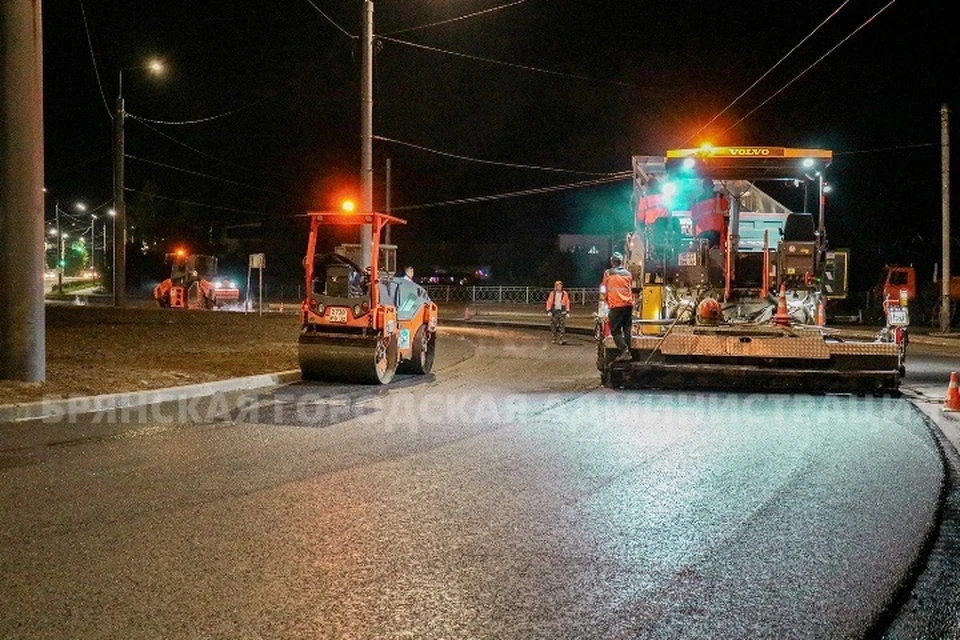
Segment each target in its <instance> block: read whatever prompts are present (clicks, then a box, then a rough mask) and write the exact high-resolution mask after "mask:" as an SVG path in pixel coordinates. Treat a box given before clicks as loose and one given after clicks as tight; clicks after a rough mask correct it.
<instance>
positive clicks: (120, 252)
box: [113, 71, 127, 307]
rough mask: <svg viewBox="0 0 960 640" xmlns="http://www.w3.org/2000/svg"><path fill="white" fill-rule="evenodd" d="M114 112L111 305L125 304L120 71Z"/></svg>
mask: <svg viewBox="0 0 960 640" xmlns="http://www.w3.org/2000/svg"><path fill="white" fill-rule="evenodd" d="M118 86H119V89H118V90H117V92H118V94H117V109H116V111H115V112H114V114H113V210H114V211H115V212H116V216H115V217H114V220H113V306H115V307H125V306H127V205H126V203H125V202H124V201H123V195H124V194H123V192H124V176H123V154H124V148H123V144H124V141H123V119H124V117H125V116H126V113H125V112H124V110H123V71H120V84H119V85H118Z"/></svg>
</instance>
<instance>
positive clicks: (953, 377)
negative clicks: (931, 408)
mask: <svg viewBox="0 0 960 640" xmlns="http://www.w3.org/2000/svg"><path fill="white" fill-rule="evenodd" d="M943 410H944V411H960V389H958V388H957V372H956V371H951V372H950V386H948V387H947V397H946V399H945V400H944V401H943Z"/></svg>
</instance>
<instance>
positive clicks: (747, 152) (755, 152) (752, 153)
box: [730, 147, 770, 156]
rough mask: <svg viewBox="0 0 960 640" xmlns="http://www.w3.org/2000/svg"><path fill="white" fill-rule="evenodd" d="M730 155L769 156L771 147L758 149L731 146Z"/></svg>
mask: <svg viewBox="0 0 960 640" xmlns="http://www.w3.org/2000/svg"><path fill="white" fill-rule="evenodd" d="M730 155H732V156H768V155H770V149H758V148H750V149H737V148H735V147H731V149H730Z"/></svg>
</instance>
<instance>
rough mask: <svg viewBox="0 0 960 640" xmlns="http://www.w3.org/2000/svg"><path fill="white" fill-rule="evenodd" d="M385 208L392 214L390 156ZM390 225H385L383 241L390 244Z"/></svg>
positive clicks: (388, 213) (386, 211) (387, 212)
mask: <svg viewBox="0 0 960 640" xmlns="http://www.w3.org/2000/svg"><path fill="white" fill-rule="evenodd" d="M386 191H387V192H386V194H385V198H384V205H383V209H384V212H385V213H386V214H387V215H390V158H387V190H386ZM390 226H391V225H389V224H387V225H384V227H383V243H384V244H390ZM398 266H399V265H398Z"/></svg>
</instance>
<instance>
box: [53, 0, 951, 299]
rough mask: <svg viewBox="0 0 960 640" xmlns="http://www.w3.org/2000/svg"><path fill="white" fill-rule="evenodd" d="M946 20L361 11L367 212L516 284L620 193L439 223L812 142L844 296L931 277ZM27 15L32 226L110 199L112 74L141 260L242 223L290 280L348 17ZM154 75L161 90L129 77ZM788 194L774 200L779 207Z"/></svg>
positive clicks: (347, 97) (451, 0)
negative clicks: (882, 276)
mask: <svg viewBox="0 0 960 640" xmlns="http://www.w3.org/2000/svg"><path fill="white" fill-rule="evenodd" d="M944 5H945V3H943V2H937V1H935V0H898V1H895V2H892V3H890V2H889V1H888V0H850V1H848V2H843V1H842V0H833V1H831V2H818V1H810V0H756V1H747V0H720V1H709V0H673V1H671V2H647V1H642V0H633V1H630V2H616V3H615V2H602V1H597V0H579V1H577V0H523V1H519V2H518V1H516V0H417V1H413V0H378V1H377V2H376V3H375V18H374V22H375V32H376V33H377V34H378V35H379V36H382V38H380V39H378V43H377V48H376V62H375V89H374V134H375V135H376V136H379V137H381V138H387V139H390V140H391V141H387V140H376V141H375V142H374V170H375V176H376V177H375V186H374V200H375V206H377V207H378V208H382V207H383V206H384V199H385V183H386V180H385V162H386V159H387V158H390V160H391V163H392V173H391V182H392V196H391V197H392V205H393V207H394V208H395V209H397V215H400V216H401V217H405V218H408V219H409V221H410V225H409V226H408V227H406V228H404V229H402V230H398V231H396V232H395V233H394V238H393V239H394V240H395V241H396V242H397V243H398V244H399V245H400V253H401V256H402V257H401V260H402V261H404V262H406V261H408V260H410V261H413V262H414V263H415V264H418V265H427V264H432V263H435V262H436V263H442V262H446V263H448V264H449V263H451V262H453V263H457V261H458V260H459V259H462V261H460V262H459V263H461V264H463V263H472V262H480V263H483V262H490V261H491V260H490V256H487V255H484V253H485V251H489V252H496V251H499V252H500V253H503V252H504V250H503V249H502V248H501V249H498V250H495V249H494V248H493V245H509V247H508V248H507V250H506V253H510V254H514V259H516V260H519V261H521V262H525V263H528V264H533V263H535V262H537V261H538V260H539V259H540V255H539V254H540V253H541V252H543V251H545V250H548V248H549V245H550V243H551V242H552V241H553V240H554V238H555V236H556V234H558V233H600V234H606V233H610V231H611V229H613V231H614V233H616V234H617V235H618V236H620V235H622V234H623V233H625V232H626V231H627V230H628V229H629V225H630V224H631V212H630V208H629V195H630V190H631V183H630V181H629V179H627V180H621V181H619V182H611V183H608V184H605V185H602V186H594V187H581V188H576V189H563V190H556V191H550V192H547V193H541V194H538V195H527V196H523V197H512V198H506V197H502V198H495V199H490V200H486V201H481V202H472V203H471V202H467V203H456V204H440V203H444V202H448V201H461V200H468V201H469V200H471V199H474V198H477V197H481V196H491V195H497V194H506V193H513V192H523V191H528V190H534V189H541V188H546V187H556V186H558V185H567V184H572V183H578V182H581V181H589V180H598V179H601V180H602V179H605V176H608V175H609V174H613V173H617V172H624V171H629V170H630V158H631V156H632V155H647V154H651V155H653V154H662V153H664V152H665V150H666V149H668V148H678V147H685V146H696V145H698V144H699V143H700V142H703V141H705V140H709V141H711V142H713V143H714V144H725V145H737V144H744V145H748V144H749V145H753V144H760V145H773V146H795V147H818V148H827V149H832V150H833V151H834V154H835V158H834V162H833V165H832V166H831V167H830V169H829V170H828V176H827V178H828V180H829V181H830V182H831V183H832V184H833V186H834V191H833V192H832V193H831V194H830V196H829V199H828V204H827V229H828V237H829V241H830V245H831V246H832V247H835V248H839V247H849V248H851V249H852V257H851V259H852V262H853V268H854V273H853V275H854V286H855V288H856V287H858V286H859V287H864V286H866V285H867V284H869V283H870V281H872V280H873V279H874V278H875V277H876V274H877V270H878V269H879V267H880V266H881V265H882V264H883V262H893V261H906V262H914V263H916V264H917V265H918V266H920V267H921V268H922V269H924V270H928V269H930V268H932V264H933V262H934V261H936V260H937V258H938V257H939V251H940V249H939V242H940V217H941V195H940V147H939V143H940V113H939V111H940V106H941V104H944V103H946V104H948V105H950V106H951V107H953V108H955V106H956V104H957V97H958V96H957V94H958V84H960V82H958V78H960V73H958V71H960V69H958V63H957V60H958V57H957V56H956V55H955V50H954V49H953V48H952V47H951V46H949V45H948V40H949V39H950V38H953V37H954V34H953V30H952V29H950V28H949V24H950V20H949V18H948V17H947V15H946V14H945V13H944V12H945V11H946V7H945V6H944ZM321 12H322V13H321ZM478 12H483V13H480V14H479V15H475V16H470V15H469V14H474V13H478ZM323 14H326V16H324V15H323ZM463 16H467V17H465V18H464V19H460V20H454V19H455V18H459V17H463ZM43 20H44V94H45V100H44V118H45V122H46V127H45V136H46V139H45V146H46V167H45V173H46V179H45V181H46V186H47V188H48V193H49V195H50V200H49V202H48V212H47V216H48V219H49V218H52V217H53V201H54V200H59V201H60V202H61V203H70V202H74V201H76V200H83V201H84V202H86V203H87V204H88V205H90V206H93V207H95V206H98V205H104V209H105V208H108V207H109V206H110V204H111V197H112V192H111V190H112V164H111V144H112V140H111V127H112V122H111V119H110V116H109V114H108V109H112V108H113V105H114V102H115V100H116V97H117V92H118V75H119V70H120V69H121V68H124V69H126V70H125V71H124V72H123V95H124V98H125V100H126V108H127V111H128V113H129V114H130V115H129V117H128V119H127V121H126V140H127V154H128V156H129V157H128V159H127V165H126V166H127V180H126V183H127V187H128V189H129V190H130V191H128V193H127V202H128V210H129V212H130V213H129V215H130V217H131V219H132V220H137V219H138V218H139V220H140V221H141V222H142V226H143V227H144V228H145V229H146V230H147V231H148V232H152V233H153V234H155V235H157V236H158V237H163V238H165V240H164V241H163V242H161V243H160V250H169V249H170V247H171V245H172V243H174V242H179V241H181V240H184V239H186V240H187V241H190V242H193V243H195V244H199V243H200V242H201V241H202V240H204V239H208V240H209V239H210V238H213V237H216V236H218V235H219V234H221V233H223V230H224V229H225V228H227V227H236V228H239V229H241V230H242V229H250V227H243V226H241V225H249V224H254V223H258V224H260V225H261V226H260V227H255V228H254V229H255V230H254V231H253V232H251V233H252V235H253V236H256V238H255V239H254V243H256V242H262V243H263V244H262V245H261V248H263V249H264V250H266V251H267V252H268V256H270V255H276V256H284V257H282V258H279V259H278V261H276V262H274V264H278V265H285V266H286V267H290V268H294V267H295V266H296V265H298V264H299V261H300V259H301V257H302V251H303V246H304V241H305V235H301V230H302V225H300V222H299V221H298V219H296V218H295V216H297V215H298V214H302V213H303V212H305V211H307V210H311V209H313V210H316V209H329V208H334V207H336V206H337V205H338V203H339V202H340V200H342V199H343V198H344V197H354V198H356V199H359V191H360V189H359V168H360V95H359V84H360V72H361V59H362V58H361V56H362V54H361V48H360V40H359V39H358V37H357V36H359V35H360V34H361V26H362V2H360V1H359V0H336V1H333V0H283V1H280V2H243V3H241V2H236V1H235V0H232V1H230V2H226V1H221V0H208V1H203V2H197V1H196V0H190V1H181V0H164V1H162V2H154V1H148V0H143V1H137V2H120V1H112V2H107V1H104V0H83V2H80V1H79V0H47V1H46V2H44V5H43ZM435 23H442V24H435ZM821 23H822V26H819V28H818V25H821ZM424 25H428V26H424ZM417 27H423V28H417ZM844 40H845V41H844ZM801 42H802V44H801ZM795 48H796V50H795V51H793V52H792V53H791V54H790V55H789V56H788V57H786V58H785V59H784V56H786V55H787V54H788V53H790V52H791V50H793V49H795ZM831 50H832V51H831ZM151 56H157V57H160V58H161V59H163V61H164V62H165V64H166V65H167V68H168V72H167V73H166V74H165V75H164V77H162V78H153V77H151V76H150V75H149V74H148V73H146V72H145V71H144V70H143V69H142V68H138V65H143V64H144V63H145V61H146V60H147V59H148V58H149V57H151ZM821 58H822V59H821ZM94 59H95V62H96V64H94ZM782 59H783V60H782ZM781 60H782V62H781ZM778 62H779V64H778ZM503 63H506V64H503ZM774 67H775V68H774ZM765 74H767V75H765ZM761 78H762V79H761ZM758 81H759V82H758ZM752 85H755V86H753V87H752V88H751V86H752ZM748 89H749V91H748ZM745 92H746V93H745ZM741 94H743V95H742V97H740V98H739V99H737V98H738V96H741ZM953 129H954V130H956V129H957V126H956V124H954V125H953ZM955 137H956V136H954V138H955ZM418 147H421V148H418ZM423 148H426V149H430V150H433V152H431V151H427V150H425V149H423ZM435 152H441V153H435ZM955 155H956V153H954V156H955ZM457 156H458V157H457ZM468 158H472V159H474V160H469V159H468ZM475 160H483V161H488V162H476V161H475ZM490 162H496V163H503V164H504V165H512V166H498V165H494V164H490ZM517 165H524V166H517ZM954 166H956V163H955V162H954ZM547 169H553V170H547ZM801 191H802V190H801ZM799 193H800V192H798V193H785V194H779V193H778V194H777V195H778V196H780V197H782V198H783V199H785V202H784V203H785V204H787V205H788V206H791V205H792V206H795V207H796V208H798V209H799V208H800V206H799V205H800V202H799V200H798V201H788V199H789V198H800V199H802V195H798V194H799ZM956 201H957V198H956V197H954V198H953V202H954V206H953V211H954V212H956V210H957V206H956ZM425 205H427V206H425ZM433 205H438V206H433ZM955 217H956V216H955ZM954 228H955V229H958V230H960V220H956V219H955V220H954ZM231 232H232V233H237V231H231ZM240 233H242V231H240ZM250 248H251V249H253V248H255V247H254V245H251V247H250ZM404 258H407V259H408V260H405V259H404ZM958 258H960V252H958V253H957V254H955V256H954V261H955V264H960V263H958V262H956V261H957V260H958ZM268 259H269V258H268ZM522 271H523V270H522V269H518V273H520V274H522ZM532 273H533V272H532V271H531V272H530V274H532ZM501 275H503V274H502V273H501Z"/></svg>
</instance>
